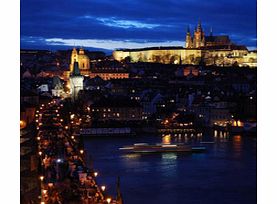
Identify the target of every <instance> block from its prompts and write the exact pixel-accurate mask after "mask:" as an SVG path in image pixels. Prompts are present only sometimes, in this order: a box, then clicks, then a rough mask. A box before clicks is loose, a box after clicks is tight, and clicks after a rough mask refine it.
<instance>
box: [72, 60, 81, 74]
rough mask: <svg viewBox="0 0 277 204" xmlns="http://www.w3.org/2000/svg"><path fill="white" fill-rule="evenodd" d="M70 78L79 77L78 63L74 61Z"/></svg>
mask: <svg viewBox="0 0 277 204" xmlns="http://www.w3.org/2000/svg"><path fill="white" fill-rule="evenodd" d="M72 76H80V69H79V64H78V62H76V61H74V64H73V71H72Z"/></svg>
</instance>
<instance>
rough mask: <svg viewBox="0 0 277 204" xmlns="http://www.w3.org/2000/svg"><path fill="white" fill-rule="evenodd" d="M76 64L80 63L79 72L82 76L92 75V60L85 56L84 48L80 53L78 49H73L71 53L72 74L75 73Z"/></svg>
mask: <svg viewBox="0 0 277 204" xmlns="http://www.w3.org/2000/svg"><path fill="white" fill-rule="evenodd" d="M74 62H78V65H79V70H80V72H81V74H82V75H85V76H89V73H90V59H89V57H88V56H87V55H86V54H85V51H84V49H83V48H80V49H79V53H78V51H77V49H76V48H73V50H72V53H71V62H70V73H72V72H73V68H74Z"/></svg>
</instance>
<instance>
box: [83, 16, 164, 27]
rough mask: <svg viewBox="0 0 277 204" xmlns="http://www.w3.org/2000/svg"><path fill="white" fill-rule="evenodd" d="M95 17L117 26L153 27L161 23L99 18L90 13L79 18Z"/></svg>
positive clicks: (104, 22)
mask: <svg viewBox="0 0 277 204" xmlns="http://www.w3.org/2000/svg"><path fill="white" fill-rule="evenodd" d="M82 18H83V19H96V20H97V21H98V22H100V23H101V24H103V25H106V26H110V27H118V28H125V29H128V28H138V29H139V28H147V29H153V28H156V27H159V26H161V24H154V23H144V22H140V21H137V20H126V19H118V18H116V17H110V18H101V17H94V16H90V15H85V16H82V17H81V19H82Z"/></svg>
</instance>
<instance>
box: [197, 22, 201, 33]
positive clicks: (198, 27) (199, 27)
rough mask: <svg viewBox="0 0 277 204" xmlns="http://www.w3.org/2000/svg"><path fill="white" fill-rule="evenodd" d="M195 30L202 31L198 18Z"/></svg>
mask: <svg viewBox="0 0 277 204" xmlns="http://www.w3.org/2000/svg"><path fill="white" fill-rule="evenodd" d="M197 31H202V26H201V21H200V19H199V20H198V24H197Z"/></svg>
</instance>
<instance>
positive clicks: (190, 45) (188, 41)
mask: <svg viewBox="0 0 277 204" xmlns="http://www.w3.org/2000/svg"><path fill="white" fill-rule="evenodd" d="M192 47H193V45H192V39H191V35H190V30H189V26H188V30H187V35H186V44H185V48H192Z"/></svg>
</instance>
